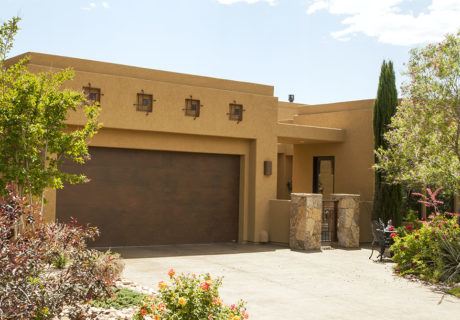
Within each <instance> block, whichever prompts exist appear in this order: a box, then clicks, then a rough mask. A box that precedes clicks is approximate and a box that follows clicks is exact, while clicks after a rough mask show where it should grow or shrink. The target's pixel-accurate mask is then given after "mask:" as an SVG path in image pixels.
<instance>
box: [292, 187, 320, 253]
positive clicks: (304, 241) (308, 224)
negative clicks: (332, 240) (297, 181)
mask: <svg viewBox="0 0 460 320" xmlns="http://www.w3.org/2000/svg"><path fill="white" fill-rule="evenodd" d="M322 209H323V195H322V194H314V193H292V194H291V208H290V216H289V217H290V219H289V221H290V222H289V226H290V229H289V246H290V248H291V249H294V250H319V249H321V218H322Z"/></svg>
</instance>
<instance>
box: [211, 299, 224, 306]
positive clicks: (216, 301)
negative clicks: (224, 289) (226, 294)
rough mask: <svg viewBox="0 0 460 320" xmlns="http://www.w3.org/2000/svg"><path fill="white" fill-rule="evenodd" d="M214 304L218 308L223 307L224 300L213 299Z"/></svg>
mask: <svg viewBox="0 0 460 320" xmlns="http://www.w3.org/2000/svg"><path fill="white" fill-rule="evenodd" d="M212 304H213V305H216V306H220V305H222V299H221V298H213V299H212Z"/></svg>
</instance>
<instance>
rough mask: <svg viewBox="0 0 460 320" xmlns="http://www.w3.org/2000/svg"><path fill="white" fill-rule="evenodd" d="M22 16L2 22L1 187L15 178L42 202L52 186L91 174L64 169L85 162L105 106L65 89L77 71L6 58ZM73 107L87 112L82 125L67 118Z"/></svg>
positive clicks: (26, 192) (20, 187)
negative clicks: (35, 67) (32, 66)
mask: <svg viewBox="0 0 460 320" xmlns="http://www.w3.org/2000/svg"><path fill="white" fill-rule="evenodd" d="M18 23H19V18H12V19H10V20H9V21H7V22H5V23H3V24H2V25H1V26H0V190H5V186H6V185H7V184H8V183H11V182H12V183H14V184H15V185H16V186H17V188H18V190H19V192H20V193H21V194H22V195H23V196H27V197H29V201H30V202H32V203H37V202H38V203H39V204H41V208H42V210H41V212H42V213H43V202H44V196H43V195H44V191H45V189H46V188H62V187H63V185H64V183H71V184H74V183H81V182H84V181H85V180H86V177H85V176H84V175H81V174H70V173H66V172H63V171H61V170H60V164H61V163H62V162H63V161H74V162H77V163H84V162H85V161H86V160H87V159H88V158H89V153H88V146H87V143H88V139H90V138H91V137H92V136H93V135H94V134H95V133H96V132H97V130H98V128H99V123H98V121H97V118H98V114H99V106H97V105H92V104H91V105H90V104H88V102H87V100H86V97H85V95H84V94H83V93H82V92H76V91H72V90H68V89H63V85H64V83H65V82H66V81H70V80H72V78H73V72H72V70H63V71H60V72H56V73H51V72H42V73H36V74H35V73H31V72H30V71H28V69H27V64H28V61H29V60H28V58H25V59H22V60H20V61H18V62H17V63H15V64H11V63H9V62H8V61H6V57H7V55H8V53H9V52H10V50H11V48H12V46H13V40H14V37H15V35H16V33H17V31H18ZM70 112H79V113H82V115H83V117H82V118H83V119H84V121H83V124H82V125H81V126H80V127H73V128H72V127H69V126H67V125H66V123H65V121H66V118H67V116H68V114H69V113H70Z"/></svg>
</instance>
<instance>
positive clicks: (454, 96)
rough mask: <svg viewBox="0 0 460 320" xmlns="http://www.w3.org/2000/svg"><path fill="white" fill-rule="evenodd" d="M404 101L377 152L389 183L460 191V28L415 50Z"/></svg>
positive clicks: (408, 71)
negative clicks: (384, 146)
mask: <svg viewBox="0 0 460 320" xmlns="http://www.w3.org/2000/svg"><path fill="white" fill-rule="evenodd" d="M406 75H407V77H408V82H407V83H405V84H404V85H403V95H404V99H403V101H402V104H401V105H400V106H398V108H397V112H396V115H395V116H394V117H393V119H392V121H391V125H390V130H389V131H388V132H387V133H386V134H385V141H386V142H387V144H388V148H383V147H381V148H379V149H378V151H377V158H378V164H377V166H376V167H377V169H378V170H380V171H384V172H385V176H386V178H387V180H388V181H389V182H391V183H402V184H405V185H408V186H409V187H411V188H418V189H421V188H422V187H424V186H431V187H442V188H443V189H444V192H447V193H450V194H452V193H457V194H458V192H459V190H460V149H459V142H460V32H458V33H457V34H451V35H447V36H446V38H445V39H444V40H443V41H442V42H440V43H438V44H430V45H427V46H426V47H423V48H420V49H414V50H412V51H411V56H410V60H409V63H408V65H407V72H406Z"/></svg>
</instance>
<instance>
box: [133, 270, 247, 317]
mask: <svg viewBox="0 0 460 320" xmlns="http://www.w3.org/2000/svg"><path fill="white" fill-rule="evenodd" d="M168 274H169V277H170V281H169V283H166V282H164V281H161V282H160V283H159V285H158V287H159V292H158V295H157V296H154V297H151V298H149V299H147V300H146V301H145V302H144V304H143V305H142V306H141V307H140V308H139V310H138V312H137V313H136V314H135V316H134V319H135V320H143V319H145V317H146V316H149V317H151V318H154V319H171V320H179V319H180V320H202V319H214V320H223V319H232V320H242V319H247V318H248V317H249V316H248V313H247V312H246V307H245V303H244V302H243V301H239V302H238V303H237V304H232V305H230V306H229V305H225V304H224V303H223V302H222V299H221V298H220V296H219V287H220V286H221V285H222V279H221V278H215V279H213V278H212V277H211V275H209V274H202V275H194V274H192V275H190V274H181V275H178V276H176V274H175V272H174V270H172V269H171V270H170V271H169V272H168Z"/></svg>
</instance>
